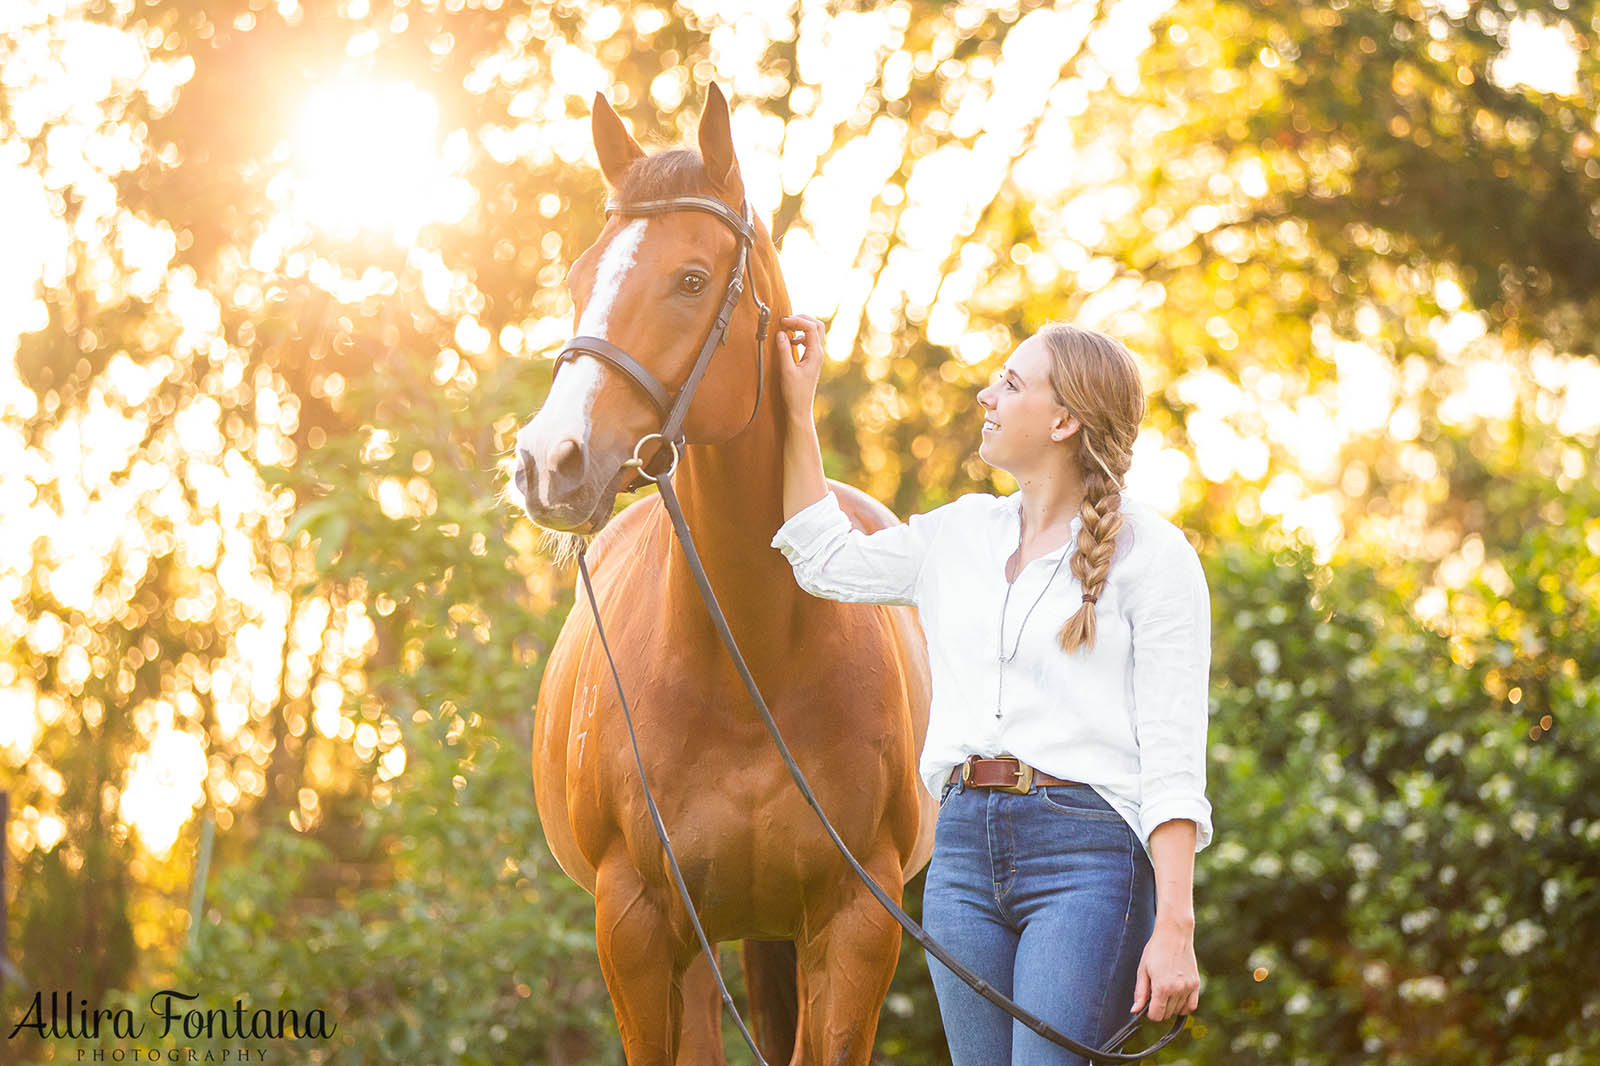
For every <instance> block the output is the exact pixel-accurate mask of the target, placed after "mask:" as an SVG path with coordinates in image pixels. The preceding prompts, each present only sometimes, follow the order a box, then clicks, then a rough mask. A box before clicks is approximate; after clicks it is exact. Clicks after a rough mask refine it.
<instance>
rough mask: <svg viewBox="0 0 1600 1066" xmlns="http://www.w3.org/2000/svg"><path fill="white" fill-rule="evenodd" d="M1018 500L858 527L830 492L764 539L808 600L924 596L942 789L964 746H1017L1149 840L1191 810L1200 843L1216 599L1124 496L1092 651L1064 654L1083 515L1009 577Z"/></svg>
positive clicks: (982, 497) (932, 726) (932, 772)
mask: <svg viewBox="0 0 1600 1066" xmlns="http://www.w3.org/2000/svg"><path fill="white" fill-rule="evenodd" d="M1021 500H1022V496H1021V494H1020V493H1012V494H1011V495H1009V496H991V495H989V494H987V493H981V492H973V493H968V494H967V495H965V496H962V497H960V498H959V499H957V500H954V501H952V502H951V503H948V504H946V505H944V506H943V507H939V508H935V509H934V510H932V511H929V512H928V513H926V514H919V515H913V516H912V517H911V520H910V521H909V522H907V523H905V524H904V525H898V526H892V527H890V528H888V529H882V530H878V531H877V532H874V533H870V534H868V533H863V532H862V531H860V530H858V529H855V528H854V527H853V526H852V525H851V524H850V519H849V518H848V517H847V516H846V515H845V513H844V512H843V511H842V510H841V509H840V507H839V501H838V500H837V499H836V498H835V497H834V495H833V493H832V492H829V493H828V495H826V496H824V497H823V498H822V499H820V500H818V501H817V502H816V503H813V504H811V505H810V506H809V507H807V508H805V509H804V510H802V511H800V512H799V513H797V514H796V515H794V517H792V518H790V519H789V520H788V521H787V522H785V523H784V524H783V526H782V528H780V529H779V530H778V533H777V535H776V536H775V537H774V538H773V540H772V546H773V547H774V548H778V549H779V550H781V551H782V552H783V554H784V557H785V558H787V559H788V560H789V562H790V564H791V565H792V566H793V567H794V574H795V579H796V580H797V581H798V582H799V584H800V587H801V588H803V589H805V590H806V591H807V592H809V593H811V594H812V595H814V596H822V597H825V598H827V599H831V600H843V601H846V602H854V603H898V604H911V605H914V606H915V607H916V608H917V610H918V614H919V617H920V618H921V620H922V628H923V631H924V633H926V634H927V639H928V656H929V662H930V665H931V667H932V679H933V703H932V707H931V709H930V714H929V723H928V738H927V742H926V743H925V744H924V745H923V749H922V759H921V763H920V771H921V774H922V779H923V781H924V782H925V783H926V784H927V787H928V788H929V790H930V791H932V792H933V794H934V795H936V796H937V795H938V794H939V792H940V790H941V788H942V786H943V784H944V782H945V780H946V778H947V777H948V776H949V774H950V771H951V770H952V769H953V768H954V767H955V766H957V765H958V764H959V763H960V762H961V761H962V760H964V759H965V758H966V757H967V756H968V755H973V754H977V755H998V754H1009V755H1014V756H1016V757H1017V758H1019V759H1021V760H1022V761H1023V762H1026V763H1029V764H1031V765H1032V766H1034V767H1035V768H1037V769H1039V770H1042V771H1044V772H1045V773H1048V774H1054V775H1055V776H1057V777H1061V778H1066V779H1067V780H1071V781H1082V782H1084V783H1085V784H1088V785H1091V786H1093V788H1094V790H1095V791H1096V792H1098V793H1099V794H1100V795H1101V796H1102V797H1104V798H1105V800H1106V801H1107V802H1108V803H1110V804H1111V806H1112V807H1113V808H1115V809H1116V811H1117V812H1118V813H1119V814H1121V815H1122V817H1123V818H1124V819H1125V820H1126V821H1127V823H1128V825H1129V826H1130V827H1132V829H1133V831H1134V833H1135V835H1136V836H1137V837H1138V838H1139V840H1140V841H1141V842H1142V843H1143V844H1144V847H1145V850H1146V851H1147V852H1148V851H1149V849H1150V831H1151V830H1152V829H1154V828H1155V827H1156V826H1158V825H1160V824H1161V823H1162V822H1164V821H1167V820H1168V819H1171V818H1188V819H1192V820H1193V821H1194V823H1195V826H1196V840H1195V850H1196V851H1199V850H1200V849H1201V848H1204V847H1205V846H1206V845H1207V844H1209V843H1210V842H1211V804H1210V803H1209V802H1208V801H1207V800H1206V796H1205V782H1206V765H1205V755H1206V752H1205V748H1206V718H1207V713H1208V694H1207V688H1208V683H1209V673H1210V667H1211V612H1210V595H1209V593H1208V591H1207V588H1206V579H1205V573H1204V571H1203V570H1201V568H1200V559H1199V557H1198V556H1197V555H1196V554H1195V551H1194V548H1192V547H1191V546H1190V544H1189V542H1188V540H1187V539H1185V537H1184V535H1183V532H1182V531H1181V530H1179V529H1178V527H1177V526H1175V525H1173V524H1172V523H1171V522H1169V521H1167V519H1165V518H1163V517H1162V516H1161V515H1160V514H1159V513H1158V512H1156V511H1155V510H1154V509H1152V508H1151V507H1150V506H1149V505H1148V504H1145V503H1143V502H1141V501H1138V500H1134V499H1130V498H1129V497H1128V496H1126V495H1124V496H1123V498H1122V505H1121V510H1122V515H1123V522H1122V532H1121V533H1120V534H1119V535H1118V538H1117V548H1116V550H1115V552H1114V553H1113V555H1112V561H1111V569H1110V572H1109V574H1108V576H1107V580H1106V585H1105V588H1104V589H1103V590H1102V591H1101V593H1100V598H1099V602H1098V603H1097V604H1096V636H1095V645H1094V648H1093V649H1092V650H1090V649H1085V648H1082V647H1080V648H1079V649H1078V650H1077V651H1076V652H1073V653H1072V654H1068V653H1066V652H1064V651H1062V650H1061V646H1060V644H1059V643H1058V642H1057V640H1056V634H1057V633H1058V632H1060V630H1061V627H1062V625H1063V624H1065V622H1066V620H1067V619H1068V618H1069V617H1071V616H1072V614H1073V612H1075V611H1077V610H1078V608H1079V606H1081V604H1082V602H1083V587H1082V586H1081V585H1080V584H1079V583H1078V580H1077V578H1075V577H1074V576H1073V574H1072V563H1071V560H1070V559H1068V558H1065V555H1066V553H1068V552H1070V551H1074V550H1076V543H1077V535H1078V527H1079V520H1078V519H1077V518H1074V519H1073V521H1072V532H1071V534H1070V536H1069V537H1068V540H1067V542H1066V543H1065V544H1064V545H1062V546H1061V547H1059V548H1057V549H1056V550H1055V551H1052V552H1047V553H1046V554H1044V555H1041V556H1039V557H1038V558H1036V559H1034V560H1032V561H1031V562H1029V563H1028V565H1027V566H1025V567H1023V568H1022V572H1021V573H1020V574H1018V575H1017V578H1016V582H1015V583H1014V584H1009V583H1008V582H1007V581H1006V563H1007V562H1008V561H1009V560H1010V558H1011V556H1012V555H1013V554H1014V553H1015V552H1016V550H1017V547H1018V544H1019V542H1020V534H1021V528H1022V526H1021V510H1020V508H1021ZM1058 563H1059V564H1060V565H1059V567H1058V565H1057V564H1058ZM1030 609H1031V611H1032V613H1031V614H1029V611H1030ZM1024 618H1026V624H1024ZM1002 631H1003V634H1004V635H1003V638H1002ZM1002 639H1003V641H1004V644H1003V649H1004V650H1003V653H1002V643H1001V641H1002ZM1013 649H1015V652H1016V655H1015V658H1010V656H1011V654H1012V651H1013ZM1002 654H1003V655H1004V656H1005V657H1006V658H1007V660H1008V661H1005V662H1002V661H1001V658H1002Z"/></svg>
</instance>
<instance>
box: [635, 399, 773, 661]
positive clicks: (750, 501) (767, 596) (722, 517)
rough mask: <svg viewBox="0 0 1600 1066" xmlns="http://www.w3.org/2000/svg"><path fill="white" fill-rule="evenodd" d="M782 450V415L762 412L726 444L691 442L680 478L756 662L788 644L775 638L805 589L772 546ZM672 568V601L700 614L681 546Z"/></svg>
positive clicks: (714, 578) (715, 575)
mask: <svg viewBox="0 0 1600 1066" xmlns="http://www.w3.org/2000/svg"><path fill="white" fill-rule="evenodd" d="M773 384H776V382H774V383H773ZM768 402H769V403H770V402H771V398H770V396H769V400H768ZM766 413H767V412H765V411H763V412H762V414H763V415H765V414H766ZM781 449H782V441H781V439H780V437H779V434H778V427H777V425H776V424H775V421H774V420H772V419H769V418H765V417H758V419H757V420H756V421H755V422H754V423H752V424H751V425H750V427H749V428H748V429H746V430H745V432H744V433H742V434H740V435H739V437H738V438H736V439H735V440H733V441H731V442H729V443H727V444H722V445H699V446H693V445H691V446H690V447H689V449H688V450H687V453H686V454H685V455H684V458H683V462H682V464H681V465H680V467H679V470H680V473H679V475H678V476H677V477H676V478H674V479H673V487H674V489H675V490H676V491H677V494H678V498H679V500H680V501H681V502H682V504H683V511H684V516H685V518H686V520H687V521H688V524H689V529H690V532H691V533H692V534H693V536H694V543H695V547H696V549H698V551H699V555H700V561H701V563H702V564H703V565H704V567H705V570H706V576H707V578H708V579H709V580H710V582H711V588H712V590H713V591H714V592H715V593H716V597H717V603H718V604H719V605H720V606H721V607H722V610H723V613H724V614H726V615H727V617H728V623H729V625H730V627H731V628H732V629H733V632H734V635H735V636H736V637H738V638H739V641H740V644H741V650H743V652H744V654H745V657H746V658H747V659H750V660H751V662H752V665H754V663H755V661H756V659H757V658H758V657H765V655H766V654H769V653H770V652H771V651H772V650H775V649H778V648H780V647H781V643H782V642H781V640H779V639H776V638H777V637H778V636H779V635H781V634H783V633H785V632H787V631H788V627H789V625H790V617H789V616H790V613H791V612H792V611H793V610H794V609H795V606H796V604H797V602H798V601H799V598H800V596H801V593H800V590H799V587H798V586H797V585H796V584H795V582H794V576H793V572H792V571H791V569H790V567H789V563H788V561H787V560H785V559H784V557H783V555H782V553H780V552H778V551H777V550H776V549H774V548H773V547H772V536H773V534H774V533H776V532H777V530H778V527H779V526H780V525H782V524H783V465H782V450H781ZM667 574H668V593H669V596H670V598H671V600H672V602H673V604H674V605H688V606H687V607H686V609H687V610H688V611H689V612H690V616H695V615H698V614H699V613H700V612H701V611H702V610H703V608H699V607H696V606H694V605H697V604H699V603H700V602H701V599H700V592H699V588H698V586H697V585H696V584H695V582H694V577H693V575H692V574H691V572H690V570H689V566H688V563H687V561H686V558H685V555H684V553H683V552H682V551H680V550H679V548H678V547H677V546H676V545H674V546H673V548H672V550H671V553H670V555H669V562H668V565H667Z"/></svg>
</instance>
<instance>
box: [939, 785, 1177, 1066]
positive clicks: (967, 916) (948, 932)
mask: <svg viewBox="0 0 1600 1066" xmlns="http://www.w3.org/2000/svg"><path fill="white" fill-rule="evenodd" d="M1155 915H1156V906H1155V871H1154V870H1153V869H1152V868H1151V866H1150V857H1149V856H1148V855H1146V854H1145V850H1144V847H1143V846H1142V845H1141V844H1140V843H1139V840H1138V838H1137V837H1136V836H1134V833H1133V830H1132V829H1130V828H1128V823H1127V822H1125V821H1123V819H1122V816H1121V815H1119V814H1118V813H1117V812H1116V811H1115V810H1113V809H1112V807H1111V805H1110V804H1108V803H1107V802H1106V801H1105V800H1103V799H1101V798H1100V795H1099V793H1097V792H1095V790H1094V789H1092V788H1090V787H1089V786H1088V785H1052V786H1048V787H1037V788H1035V789H1034V790H1033V791H1032V792H1030V793H1028V794H1026V795H1015V794H1012V793H1008V792H1001V791H999V790H997V789H977V788H964V787H961V786H958V785H957V786H951V785H947V786H945V790H944V796H943V798H942V799H941V800H940V803H939V823H938V830H937V833H936V834H935V836H934V845H933V859H932V861H931V863H930V865H929V867H928V876H927V882H926V888H925V889H924V892H923V898H922V924H923V926H924V928H926V929H927V930H928V932H929V933H931V934H932V935H933V937H934V939H936V940H938V941H939V942H940V943H941V944H943V945H944V946H945V947H946V948H948V949H949V951H950V953H951V955H953V956H954V957H955V958H956V960H957V961H959V962H961V963H962V964H964V965H965V966H966V967H967V968H968V969H970V970H973V971H974V972H976V973H977V974H978V975H979V976H980V977H982V978H983V979H984V980H985V981H988V982H989V984H991V985H993V986H994V987H995V988H996V989H998V990H999V991H1000V992H1002V993H1004V994H1005V995H1007V996H1010V997H1011V998H1012V999H1014V1000H1016V1001H1017V1003H1019V1004H1020V1005H1021V1006H1023V1007H1025V1008H1027V1009H1028V1010H1029V1011H1032V1012H1033V1013H1034V1014H1036V1015H1038V1016H1039V1017H1040V1018H1043V1019H1044V1020H1045V1021H1047V1022H1049V1023H1050V1024H1051V1025H1052V1026H1054V1027H1055V1028H1056V1029H1057V1030H1059V1031H1060V1032H1063V1033H1065V1034H1066V1035H1067V1036H1070V1037H1072V1038H1073V1039H1074V1040H1077V1041H1078V1042H1079V1043H1083V1044H1088V1045H1090V1046H1092V1047H1097V1048H1098V1047H1101V1046H1102V1045H1103V1044H1104V1043H1105V1041H1106V1040H1108V1039H1110V1037H1111V1035H1112V1034H1113V1033H1115V1032H1116V1031H1117V1030H1118V1029H1120V1028H1122V1026H1124V1025H1126V1024H1127V1022H1128V1020H1129V1018H1131V1017H1132V1014H1131V1012H1130V1010H1129V1008H1130V1007H1132V1006H1133V988H1134V980H1135V978H1136V976H1137V973H1138V966H1139V959H1140V956H1141V955H1142V954H1143V952H1144V947H1145V944H1146V943H1147V942H1148V941H1149V939H1150V933H1151V931H1152V930H1153V929H1154V927H1155ZM928 970H929V972H930V973H931V974H932V976H933V989H934V993H935V994H936V995H937V996H938V999H939V1014H940V1015H941V1017H942V1018H943V1020H944V1032H945V1037H946V1039H947V1040H948V1041H949V1043H950V1060H951V1063H952V1066H1007V1064H1010V1066H1082V1064H1084V1063H1085V1061H1086V1060H1085V1059H1084V1058H1083V1057H1082V1056H1080V1055H1074V1054H1072V1053H1071V1052H1069V1051H1067V1050H1066V1049H1065V1048H1062V1047H1058V1046H1057V1045H1055V1044H1052V1043H1050V1042H1049V1041H1048V1040H1046V1039H1044V1038H1043V1037H1042V1036H1039V1035H1038V1034H1037V1033H1034V1032H1032V1031H1031V1030H1029V1029H1027V1028H1025V1027H1024V1026H1023V1025H1022V1024H1021V1023H1019V1022H1015V1021H1014V1020H1013V1019H1012V1018H1011V1016H1010V1015H1008V1014H1006V1013H1005V1012H1004V1011H1002V1010H1001V1009H1000V1008H999V1007H996V1006H994V1005H993V1004H992V1003H990V1002H989V1001H988V1000H985V999H983V998H982V997H981V996H979V995H978V994H977V993H976V992H974V991H972V989H970V988H968V987H967V985H966V983H965V982H963V981H962V980H961V979H960V978H959V977H957V976H956V975H955V974H954V973H952V972H951V971H950V970H949V969H948V968H947V967H946V966H944V964H943V963H940V962H939V961H938V960H936V959H934V958H933V957H932V956H931V955H930V956H929V957H928Z"/></svg>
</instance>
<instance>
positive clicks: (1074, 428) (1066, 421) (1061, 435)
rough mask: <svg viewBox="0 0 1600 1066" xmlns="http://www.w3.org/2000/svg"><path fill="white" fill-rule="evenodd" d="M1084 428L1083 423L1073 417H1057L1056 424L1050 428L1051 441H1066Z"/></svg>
mask: <svg viewBox="0 0 1600 1066" xmlns="http://www.w3.org/2000/svg"><path fill="white" fill-rule="evenodd" d="M1082 428H1083V423H1082V422H1079V421H1078V420H1077V419H1076V418H1074V417H1072V416H1071V415H1057V416H1056V421H1055V424H1054V425H1052V426H1051V427H1050V439H1051V440H1066V439H1067V438H1068V437H1070V436H1072V435H1073V434H1074V433H1076V432H1078V430H1080V429H1082Z"/></svg>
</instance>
